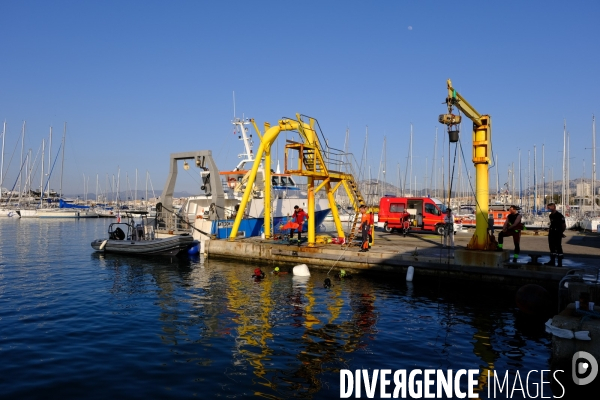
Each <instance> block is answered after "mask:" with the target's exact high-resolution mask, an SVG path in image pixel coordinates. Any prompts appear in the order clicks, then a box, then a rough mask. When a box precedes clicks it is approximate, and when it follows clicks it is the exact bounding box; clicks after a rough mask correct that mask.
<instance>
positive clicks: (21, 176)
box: [19, 121, 25, 205]
mask: <svg viewBox="0 0 600 400" xmlns="http://www.w3.org/2000/svg"><path fill="white" fill-rule="evenodd" d="M21 132H22V134H21V170H20V171H19V205H21V196H22V194H23V171H22V170H23V149H24V148H25V121H23V128H22V131H21Z"/></svg>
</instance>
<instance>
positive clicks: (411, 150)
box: [408, 124, 417, 196]
mask: <svg viewBox="0 0 600 400" xmlns="http://www.w3.org/2000/svg"><path fill="white" fill-rule="evenodd" d="M412 153H413V125H412V124H410V172H409V173H408V177H409V179H410V186H409V187H408V190H409V191H410V193H411V196H414V194H413V188H412V176H413V159H412ZM415 186H416V185H415ZM416 189H417V188H416V187H415V191H416Z"/></svg>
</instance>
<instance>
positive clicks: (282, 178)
mask: <svg viewBox="0 0 600 400" xmlns="http://www.w3.org/2000/svg"><path fill="white" fill-rule="evenodd" d="M281 186H290V184H289V182H288V178H286V177H285V176H282V177H281Z"/></svg>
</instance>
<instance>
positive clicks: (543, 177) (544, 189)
mask: <svg viewBox="0 0 600 400" xmlns="http://www.w3.org/2000/svg"><path fill="white" fill-rule="evenodd" d="M544 157H545V152H544V144H542V186H543V189H542V201H543V204H542V205H543V206H544V208H546V164H545V159H544Z"/></svg>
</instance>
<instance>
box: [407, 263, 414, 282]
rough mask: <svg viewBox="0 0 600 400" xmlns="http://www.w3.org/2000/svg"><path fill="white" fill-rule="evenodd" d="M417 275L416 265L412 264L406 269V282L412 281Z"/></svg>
mask: <svg viewBox="0 0 600 400" xmlns="http://www.w3.org/2000/svg"><path fill="white" fill-rule="evenodd" d="M414 276H415V267H413V266H412V265H411V266H410V267H408V269H407V270H406V282H412V281H413V278H414Z"/></svg>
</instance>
